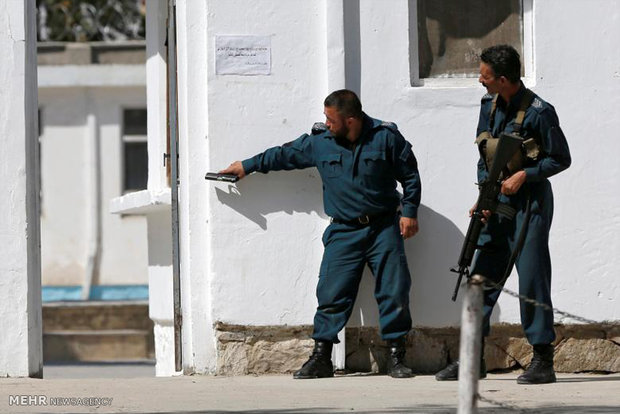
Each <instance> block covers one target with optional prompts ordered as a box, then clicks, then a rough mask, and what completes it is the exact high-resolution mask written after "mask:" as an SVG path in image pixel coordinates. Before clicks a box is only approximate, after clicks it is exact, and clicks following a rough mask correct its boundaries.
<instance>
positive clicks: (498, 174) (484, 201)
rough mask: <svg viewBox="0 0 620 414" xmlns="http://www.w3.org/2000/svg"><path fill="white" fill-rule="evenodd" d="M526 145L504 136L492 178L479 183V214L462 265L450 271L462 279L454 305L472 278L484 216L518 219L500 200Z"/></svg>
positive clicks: (466, 242) (467, 237)
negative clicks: (509, 168)
mask: <svg viewBox="0 0 620 414" xmlns="http://www.w3.org/2000/svg"><path fill="white" fill-rule="evenodd" d="M522 144H523V138H521V137H520V136H518V135H515V134H505V133H504V134H502V135H501V136H500V137H499V142H498V143H497V148H496V149H495V154H494V157H493V163H492V165H491V169H490V171H489V175H488V176H487V178H486V179H485V180H484V181H483V182H481V183H478V189H479V191H480V193H479V195H478V202H477V203H476V210H475V211H474V212H473V213H472V215H471V220H470V221H469V227H468V228H467V234H466V235H465V240H464V241H463V247H462V248H461V255H460V256H459V263H458V266H457V267H453V268H452V269H450V271H452V272H454V273H458V275H459V276H458V280H457V282H456V287H455V288H454V293H453V294H452V301H456V296H457V294H458V292H459V287H460V285H461V280H462V279H463V276H464V275H465V276H467V277H469V266H471V262H472V259H473V258H474V252H475V251H476V249H478V248H479V247H480V246H478V238H479V237H480V232H481V231H482V228H483V227H484V223H483V222H482V219H484V215H483V214H482V212H483V211H484V210H489V211H490V212H491V214H493V213H499V214H502V215H504V216H507V217H509V218H512V217H514V215H515V210H514V209H513V208H512V207H510V206H508V205H505V204H501V203H499V202H498V201H497V197H498V196H499V193H500V190H501V188H502V178H503V177H504V176H505V174H504V170H505V169H506V166H507V164H508V162H509V161H510V160H511V159H512V157H513V156H514V155H515V153H516V152H517V151H519V150H520V149H521V145H522Z"/></svg>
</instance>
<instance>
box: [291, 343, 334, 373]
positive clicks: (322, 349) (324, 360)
mask: <svg viewBox="0 0 620 414" xmlns="http://www.w3.org/2000/svg"><path fill="white" fill-rule="evenodd" d="M332 346H333V344H332V343H331V342H327V341H317V340H315V341H314V350H313V351H312V355H310V358H309V359H308V361H307V362H306V363H305V364H304V365H303V366H302V367H301V369H300V370H299V371H297V372H295V374H293V378H295V379H312V378H328V377H333V376H334V366H333V365H332Z"/></svg>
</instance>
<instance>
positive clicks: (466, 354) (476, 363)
mask: <svg viewBox="0 0 620 414" xmlns="http://www.w3.org/2000/svg"><path fill="white" fill-rule="evenodd" d="M482 281H483V279H482V277H481V276H479V275H473V276H472V277H471V278H469V279H468V281H467V289H466V291H465V299H464V301H463V312H462V315H461V347H460V355H459V361H460V366H459V405H458V410H457V413H458V414H475V413H477V412H478V406H477V405H478V380H479V376H480V353H481V349H480V348H481V346H482Z"/></svg>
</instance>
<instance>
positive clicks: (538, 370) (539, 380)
mask: <svg viewBox="0 0 620 414" xmlns="http://www.w3.org/2000/svg"><path fill="white" fill-rule="evenodd" d="M555 381H556V378H555V371H554V370H553V345H534V357H533V358H532V362H531V363H530V366H529V367H528V368H527V371H525V372H524V373H523V374H522V375H519V377H518V378H517V384H549V383H551V382H555Z"/></svg>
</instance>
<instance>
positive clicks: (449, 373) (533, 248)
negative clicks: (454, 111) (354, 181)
mask: <svg viewBox="0 0 620 414" xmlns="http://www.w3.org/2000/svg"><path fill="white" fill-rule="evenodd" d="M480 59H481V63H480V78H479V81H480V83H481V84H482V85H483V86H484V87H486V88H487V92H488V93H487V94H486V95H485V96H484V97H483V98H482V104H481V108H480V118H479V122H478V130H477V133H478V139H477V143H478V144H479V148H480V149H481V157H480V160H479V161H478V180H479V182H482V181H483V180H484V179H485V178H486V176H487V174H488V167H489V166H490V162H489V155H492V154H489V152H488V151H487V150H489V148H490V146H489V145H488V143H487V142H490V141H487V140H492V139H494V138H493V137H499V136H500V135H501V133H502V132H506V133H517V134H519V135H520V136H521V137H523V138H524V139H525V143H524V148H523V157H522V158H523V159H522V162H521V166H520V167H518V168H515V170H514V171H511V172H510V174H509V175H507V178H505V180H504V181H503V183H502V187H501V195H500V199H499V201H500V202H502V203H506V204H508V205H510V206H511V207H513V208H514V209H515V210H516V216H515V218H514V219H508V218H506V217H503V216H501V215H497V214H493V215H491V214H490V212H489V211H485V212H483V213H484V215H485V217H486V226H485V228H484V230H483V231H482V233H481V235H480V239H479V241H478V245H480V246H483V249H482V250H481V251H479V252H478V256H477V258H476V260H475V263H474V266H473V267H472V270H471V274H480V275H482V276H484V277H486V278H488V279H490V280H492V281H494V282H495V283H499V284H500V285H503V284H504V282H505V277H506V276H507V275H505V272H506V269H507V268H510V266H509V263H510V262H511V256H513V258H512V259H513V260H514V256H516V266H517V271H518V273H519V292H520V294H521V295H524V296H526V297H529V298H531V299H534V300H536V301H537V302H539V303H544V304H546V305H548V306H549V307H551V305H552V304H551V260H550V256H549V245H548V242H549V229H550V227H551V219H552V217H553V193H552V192H551V184H550V183H549V180H548V178H549V177H551V176H552V175H555V174H557V173H559V172H561V171H563V170H565V169H566V168H568V167H569V166H570V163H571V157H570V152H569V149H568V144H567V142H566V138H565V137H564V133H563V132H562V130H561V129H560V125H559V121H558V117H557V115H556V113H555V109H554V108H553V106H551V105H550V104H548V103H547V102H545V101H543V100H542V99H541V98H540V97H538V96H537V95H535V94H534V93H533V92H531V91H530V90H529V89H527V88H525V86H524V85H523V83H522V82H521V81H520V70H521V62H520V58H519V54H518V53H517V51H516V50H515V49H514V48H512V47H511V46H507V45H500V46H493V47H490V48H488V49H485V50H484V51H483V52H482V55H481V56H480ZM485 144H486V145H487V146H486V147H485ZM528 206H529V207H528ZM470 214H471V211H470ZM523 231H525V233H523ZM522 235H523V236H522ZM523 237H524V238H523ZM519 239H522V240H523V242H522V243H519V242H518V240H519ZM519 244H521V245H522V248H521V251H520V253H519V251H518V250H519V247H521V246H518V245H519ZM515 250H517V251H516V252H515ZM500 292H501V291H500V290H499V289H497V288H491V287H488V286H487V287H486V288H485V293H484V308H483V312H484V319H483V323H484V326H483V334H484V336H488V334H489V329H490V322H489V320H490V317H491V312H492V311H493V306H494V305H495V303H496V302H497V299H498V297H499V294H500ZM521 325H522V327H523V330H524V332H525V336H526V337H527V340H528V341H529V343H530V344H531V345H532V346H533V350H534V356H533V359H532V362H531V364H530V366H529V367H528V369H527V371H526V372H525V373H524V374H523V375H521V376H519V378H518V379H517V382H518V383H519V384H543V383H549V382H555V380H556V378H555V372H554V369H553V349H554V348H553V345H552V342H553V341H554V340H555V332H554V330H553V312H550V311H548V310H546V309H544V308H542V307H539V306H534V305H532V304H530V303H526V302H524V301H521ZM483 348H484V347H483ZM480 376H481V377H485V376H486V369H485V368H484V359H483V360H482V361H481V372H480ZM457 378H458V361H454V362H453V363H451V364H450V365H448V366H447V367H446V368H445V369H444V370H442V371H440V372H439V373H437V375H436V379H437V380H440V381H441V380H455V379H457Z"/></svg>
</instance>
